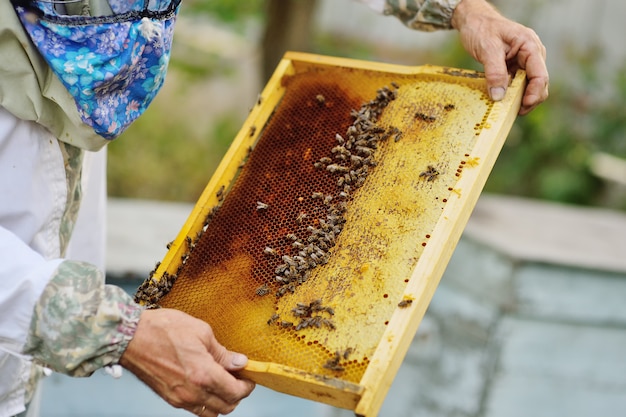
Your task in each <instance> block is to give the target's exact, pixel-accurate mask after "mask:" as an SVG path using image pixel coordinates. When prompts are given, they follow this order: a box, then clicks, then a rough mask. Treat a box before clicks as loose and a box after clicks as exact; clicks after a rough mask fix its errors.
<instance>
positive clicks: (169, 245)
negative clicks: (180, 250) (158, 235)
mask: <svg viewBox="0 0 626 417" xmlns="http://www.w3.org/2000/svg"><path fill="white" fill-rule="evenodd" d="M173 244H174V241H173V240H172V241H171V242H168V244H167V245H165V247H166V248H167V249H170V248H171V247H172V245H173Z"/></svg>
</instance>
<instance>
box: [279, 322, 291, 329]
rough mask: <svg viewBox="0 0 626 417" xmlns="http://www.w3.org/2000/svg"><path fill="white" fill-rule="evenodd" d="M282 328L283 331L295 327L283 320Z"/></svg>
mask: <svg viewBox="0 0 626 417" xmlns="http://www.w3.org/2000/svg"><path fill="white" fill-rule="evenodd" d="M280 327H282V328H283V329H288V328H290V327H293V323H292V322H290V321H285V320H283V321H281V322H280Z"/></svg>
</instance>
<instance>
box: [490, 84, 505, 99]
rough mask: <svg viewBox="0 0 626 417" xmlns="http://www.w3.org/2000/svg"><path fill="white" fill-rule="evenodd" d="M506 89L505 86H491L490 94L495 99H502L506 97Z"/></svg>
mask: <svg viewBox="0 0 626 417" xmlns="http://www.w3.org/2000/svg"><path fill="white" fill-rule="evenodd" d="M505 92H506V90H505V89H504V88H503V87H491V89H490V90H489V94H490V95H491V99H492V100H493V101H500V100H502V99H503V98H504V93H505Z"/></svg>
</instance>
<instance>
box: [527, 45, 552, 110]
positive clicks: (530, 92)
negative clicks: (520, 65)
mask: <svg viewBox="0 0 626 417" xmlns="http://www.w3.org/2000/svg"><path fill="white" fill-rule="evenodd" d="M525 69H526V77H527V78H528V84H527V85H526V91H525V93H524V98H523V99H522V109H521V111H520V114H526V113H528V112H530V111H531V110H532V109H533V108H535V107H536V106H538V105H539V104H541V103H542V102H544V101H545V100H546V99H547V98H548V94H549V92H548V88H549V84H550V81H549V76H548V70H547V69H546V65H545V61H543V60H541V59H539V57H537V56H533V57H529V59H528V60H527V61H526V68H525Z"/></svg>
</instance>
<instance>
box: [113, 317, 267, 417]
mask: <svg viewBox="0 0 626 417" xmlns="http://www.w3.org/2000/svg"><path fill="white" fill-rule="evenodd" d="M247 361H248V358H247V357H246V356H245V355H242V354H240V353H234V352H230V351H228V350H227V349H226V348H225V347H224V346H222V345H221V344H220V343H219V342H218V341H217V340H216V339H215V336H214V335H213V331H212V329H211V327H210V326H209V325H208V324H206V323H205V322H203V321H202V320H198V319H196V318H194V317H192V316H190V315H188V314H185V313H183V312H181V311H178V310H173V309H166V308H164V309H155V310H146V311H144V312H143V313H142V314H141V318H140V320H139V325H138V326H137V330H136V332H135V335H134V336H133V339H132V340H131V341H130V343H129V344H128V348H127V349H126V351H125V352H124V354H123V355H122V357H121V359H120V365H122V366H123V367H125V368H126V369H128V370H129V371H131V372H132V373H134V374H135V375H136V376H137V377H138V378H139V379H141V380H142V381H143V382H144V383H146V384H147V385H148V386H149V387H150V388H152V389H153V390H154V391H155V392H156V393H157V394H159V395H160V396H161V397H163V399H165V401H167V402H168V403H169V404H171V405H172V406H174V407H176V408H184V409H186V410H188V411H190V412H192V413H194V414H196V415H199V416H202V417H212V416H217V415H218V414H228V413H230V412H231V411H233V410H234V409H235V407H236V406H237V404H239V401H241V400H242V399H243V398H245V397H247V396H248V395H249V394H250V393H251V392H252V390H253V389H254V386H255V385H254V383H253V382H251V381H248V380H244V379H238V378H237V377H235V376H234V375H233V374H232V373H231V372H232V371H237V370H240V369H242V368H243V367H244V366H245V365H246V363H247Z"/></svg>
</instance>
